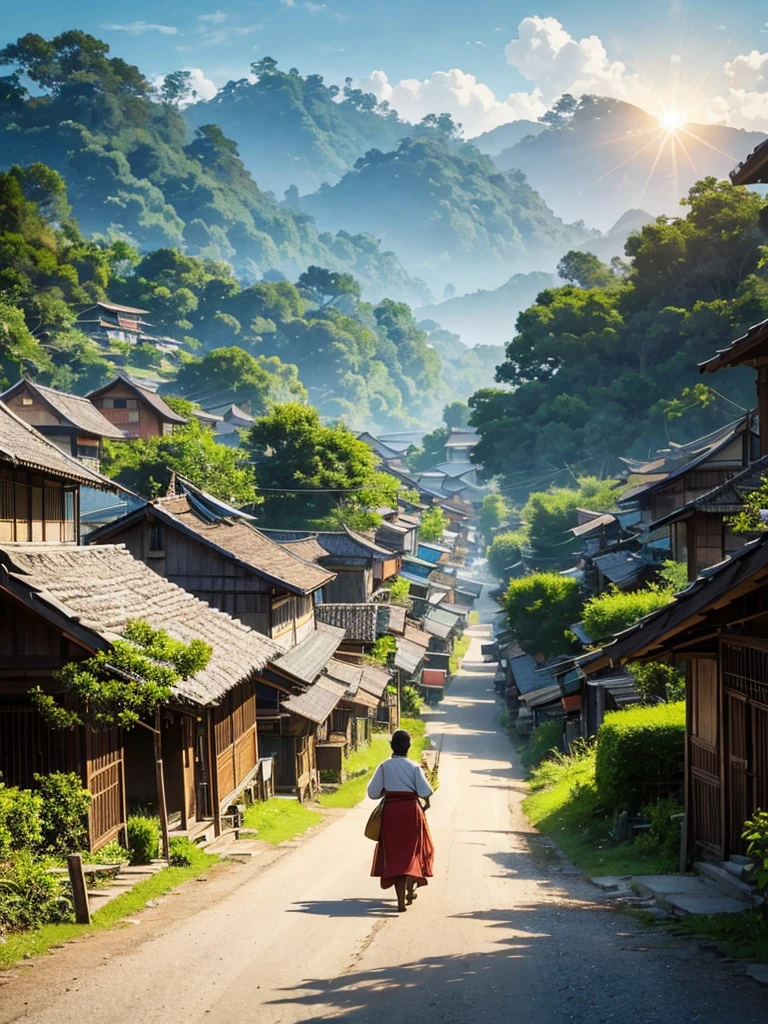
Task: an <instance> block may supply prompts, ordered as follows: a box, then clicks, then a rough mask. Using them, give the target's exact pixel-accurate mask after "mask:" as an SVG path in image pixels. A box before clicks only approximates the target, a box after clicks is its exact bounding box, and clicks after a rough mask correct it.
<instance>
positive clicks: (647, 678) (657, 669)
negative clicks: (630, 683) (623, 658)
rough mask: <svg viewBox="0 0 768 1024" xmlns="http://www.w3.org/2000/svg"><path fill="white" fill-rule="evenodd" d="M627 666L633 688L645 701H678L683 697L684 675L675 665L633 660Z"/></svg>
mask: <svg viewBox="0 0 768 1024" xmlns="http://www.w3.org/2000/svg"><path fill="white" fill-rule="evenodd" d="M627 668H628V669H629V671H630V673H631V674H632V677H633V678H634V680H635V688H636V689H637V692H638V693H639V694H640V696H641V697H642V698H643V700H644V701H645V702H646V703H655V702H656V701H659V700H663V701H670V702H671V701H678V700H683V699H684V697H685V676H684V675H683V674H682V672H680V671H678V669H677V667H676V666H675V665H668V664H666V663H665V662H663V661H645V662H642V661H635V662H631V663H630V664H629V665H628V666H627Z"/></svg>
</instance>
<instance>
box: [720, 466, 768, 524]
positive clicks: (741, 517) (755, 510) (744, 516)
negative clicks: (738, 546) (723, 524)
mask: <svg viewBox="0 0 768 1024" xmlns="http://www.w3.org/2000/svg"><path fill="white" fill-rule="evenodd" d="M766 508H768V478H763V480H762V481H761V483H760V487H759V488H758V489H757V490H756V491H752V493H751V494H747V495H746V496H745V498H744V507H743V509H742V510H741V511H740V512H738V513H737V514H736V515H735V516H734V517H733V518H732V519H730V520H729V525H730V527H731V529H732V530H733V532H734V533H742V534H743V533H747V534H748V533H764V532H765V530H767V529H768V521H765V520H764V519H763V515H762V513H763V510H764V509H766Z"/></svg>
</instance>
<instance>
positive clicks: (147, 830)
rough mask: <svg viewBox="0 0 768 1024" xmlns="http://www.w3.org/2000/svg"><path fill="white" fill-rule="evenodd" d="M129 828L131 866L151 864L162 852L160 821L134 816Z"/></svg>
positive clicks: (131, 818) (129, 819)
mask: <svg viewBox="0 0 768 1024" xmlns="http://www.w3.org/2000/svg"><path fill="white" fill-rule="evenodd" d="M127 826H128V849H129V851H130V854H131V864H149V863H150V862H151V861H153V860H154V859H155V858H156V857H157V856H158V853H159V850H160V820H159V819H158V818H148V817H143V816H142V815H139V814H132V815H131V816H130V817H129V818H128V822H127Z"/></svg>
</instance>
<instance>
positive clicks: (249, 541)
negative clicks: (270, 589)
mask: <svg viewBox="0 0 768 1024" xmlns="http://www.w3.org/2000/svg"><path fill="white" fill-rule="evenodd" d="M150 508H151V510H152V511H153V512H155V513H157V514H158V517H159V518H163V517H167V519H168V520H169V521H171V522H173V523H175V524H178V525H180V526H183V527H185V528H186V529H187V530H191V531H192V532H193V533H194V534H196V535H197V536H198V537H199V538H200V539H202V540H203V541H204V542H205V543H206V544H210V545H211V546H213V547H215V548H218V549H219V550H220V551H223V552H224V553H226V554H229V555H232V556H234V557H235V558H236V559H237V560H238V561H239V562H242V563H243V564H244V565H247V566H249V567H250V568H251V569H253V570H255V571H256V572H259V573H261V574H262V575H264V576H266V577H268V578H269V579H272V580H275V581H276V582H278V583H281V584H283V585H284V586H285V587H286V588H287V589H288V590H293V591H298V592H299V593H301V594H307V593H311V592H312V591H314V590H317V589H318V588H319V587H322V586H323V584H325V583H328V582H329V581H330V580H332V579H333V577H334V574H333V573H332V572H330V571H329V570H328V569H323V568H321V567H320V566H318V565H314V564H313V563H311V562H306V561H304V559H302V558H299V557H298V556H297V555H295V554H292V553H291V552H290V551H287V550H286V549H285V548H284V547H283V546H282V545H281V544H276V543H275V541H273V540H271V539H270V538H269V537H265V536H264V534H263V533H261V532H260V531H259V530H257V529H256V528H255V527H253V526H251V525H250V524H249V523H244V522H242V521H233V520H231V519H217V520H215V521H214V522H210V521H206V520H205V519H203V518H201V516H200V514H199V512H198V510H197V509H196V508H195V504H194V498H193V499H191V500H190V496H189V495H187V494H182V495H179V496H178V497H173V498H159V499H158V500H157V501H155V502H153V504H152V505H151V506H150Z"/></svg>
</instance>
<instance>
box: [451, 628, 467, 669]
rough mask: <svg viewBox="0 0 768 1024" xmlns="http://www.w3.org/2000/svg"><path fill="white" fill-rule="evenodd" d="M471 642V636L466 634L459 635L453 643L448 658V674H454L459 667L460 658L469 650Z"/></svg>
mask: <svg viewBox="0 0 768 1024" xmlns="http://www.w3.org/2000/svg"><path fill="white" fill-rule="evenodd" d="M471 643H472V637H469V636H467V635H466V633H465V634H464V635H463V636H460V637H459V639H458V640H457V641H456V643H455V644H454V645H453V653H452V654H451V656H450V658H449V659H448V674H449V675H452V676H455V675H456V673H457V672H458V671H459V669H460V668H461V659H462V658H463V657H464V655H465V654H466V653H467V651H468V650H469V645H470V644H471Z"/></svg>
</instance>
